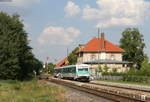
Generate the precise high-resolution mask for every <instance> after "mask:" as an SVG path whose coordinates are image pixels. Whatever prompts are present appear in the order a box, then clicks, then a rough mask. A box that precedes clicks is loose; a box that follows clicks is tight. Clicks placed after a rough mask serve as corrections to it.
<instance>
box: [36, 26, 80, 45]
mask: <svg viewBox="0 0 150 102" xmlns="http://www.w3.org/2000/svg"><path fill="white" fill-rule="evenodd" d="M80 34H81V32H80V31H79V30H78V29H76V28H73V27H68V28H63V27H54V26H49V27H47V28H45V29H44V31H43V33H42V34H41V35H40V37H39V38H38V42H39V43H40V44H42V45H45V44H46V45H69V44H72V43H73V42H74V40H75V39H76V38H77V37H78V36H79V35H80Z"/></svg>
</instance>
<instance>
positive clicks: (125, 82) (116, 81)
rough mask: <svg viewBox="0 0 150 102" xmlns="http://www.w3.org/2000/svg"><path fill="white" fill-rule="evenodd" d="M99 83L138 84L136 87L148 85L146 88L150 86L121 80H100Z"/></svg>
mask: <svg viewBox="0 0 150 102" xmlns="http://www.w3.org/2000/svg"><path fill="white" fill-rule="evenodd" d="M98 81H105V82H114V83H121V84H136V85H146V86H150V83H141V82H131V81H121V80H98Z"/></svg>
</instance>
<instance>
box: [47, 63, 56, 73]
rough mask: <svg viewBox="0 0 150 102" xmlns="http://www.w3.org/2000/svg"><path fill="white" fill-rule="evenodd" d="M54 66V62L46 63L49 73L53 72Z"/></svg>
mask: <svg viewBox="0 0 150 102" xmlns="http://www.w3.org/2000/svg"><path fill="white" fill-rule="evenodd" d="M54 68H55V64H53V63H49V64H48V69H49V73H50V74H53V72H54Z"/></svg>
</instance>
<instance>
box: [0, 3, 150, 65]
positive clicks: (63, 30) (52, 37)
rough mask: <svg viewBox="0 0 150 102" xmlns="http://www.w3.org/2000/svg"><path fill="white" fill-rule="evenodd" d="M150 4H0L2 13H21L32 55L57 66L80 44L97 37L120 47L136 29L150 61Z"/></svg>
mask: <svg viewBox="0 0 150 102" xmlns="http://www.w3.org/2000/svg"><path fill="white" fill-rule="evenodd" d="M149 10H150V0H0V11H3V12H7V13H8V14H10V15H12V14H14V13H18V14H19V15H20V17H21V20H22V21H23V23H24V25H25V27H24V29H25V30H26V32H27V33H28V37H29V39H30V46H31V47H32V48H33V53H34V54H35V56H36V57H37V58H38V59H40V60H41V61H46V57H49V62H53V63H56V62H58V61H60V60H61V59H63V58H65V57H66V56H67V49H68V51H69V52H71V51H72V50H73V49H74V48H75V47H77V46H78V45H79V44H86V43H87V42H88V41H89V40H90V39H92V38H93V37H97V36H98V28H100V30H101V32H104V33H105V38H106V39H107V40H109V41H110V42H112V43H114V44H117V45H118V44H119V40H120V38H121V37H122V35H121V33H122V31H123V30H125V29H126V28H128V27H136V28H138V29H139V31H140V32H141V33H142V34H143V36H144V42H145V44H146V48H145V49H144V50H145V53H146V54H147V55H148V56H149V58H150V40H149V39H150V29H149V26H150V20H149V19H150V12H149Z"/></svg>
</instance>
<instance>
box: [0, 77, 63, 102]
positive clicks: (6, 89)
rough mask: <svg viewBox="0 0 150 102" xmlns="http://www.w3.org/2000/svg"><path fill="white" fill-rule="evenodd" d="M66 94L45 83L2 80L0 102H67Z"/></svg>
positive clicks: (0, 83) (0, 82) (0, 81)
mask: <svg viewBox="0 0 150 102" xmlns="http://www.w3.org/2000/svg"><path fill="white" fill-rule="evenodd" d="M64 92H65V90H64V89H62V88H57V87H55V86H51V85H47V84H46V82H45V81H37V80H32V81H26V82H19V81H12V80H7V81H5V80H0V102H66V101H65V99H64V98H63V97H64V94H63V93H64Z"/></svg>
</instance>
